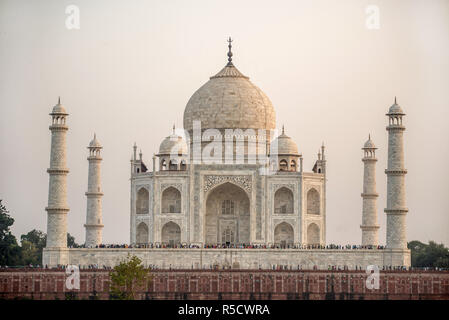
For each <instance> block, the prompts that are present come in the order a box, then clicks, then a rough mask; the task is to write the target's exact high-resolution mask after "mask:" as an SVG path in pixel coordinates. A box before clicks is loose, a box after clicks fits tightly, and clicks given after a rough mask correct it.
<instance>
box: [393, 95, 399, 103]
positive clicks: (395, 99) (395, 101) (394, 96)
mask: <svg viewBox="0 0 449 320" xmlns="http://www.w3.org/2000/svg"><path fill="white" fill-rule="evenodd" d="M394 104H398V103H397V102H396V96H394Z"/></svg>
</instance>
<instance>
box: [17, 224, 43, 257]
mask: <svg viewBox="0 0 449 320" xmlns="http://www.w3.org/2000/svg"><path fill="white" fill-rule="evenodd" d="M20 240H21V243H22V262H23V264H25V265H29V264H32V265H40V264H41V263H42V250H43V249H44V248H45V244H46V242H47V235H46V234H45V233H44V232H42V231H40V230H36V229H33V230H31V231H30V232H28V233H27V234H22V235H21V236H20Z"/></svg>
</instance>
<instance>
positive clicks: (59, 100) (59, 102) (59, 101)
mask: <svg viewBox="0 0 449 320" xmlns="http://www.w3.org/2000/svg"><path fill="white" fill-rule="evenodd" d="M58 104H61V96H59V97H58Z"/></svg>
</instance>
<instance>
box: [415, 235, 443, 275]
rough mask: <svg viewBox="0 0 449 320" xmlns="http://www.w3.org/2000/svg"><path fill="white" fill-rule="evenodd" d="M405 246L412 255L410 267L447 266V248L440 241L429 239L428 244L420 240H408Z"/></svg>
mask: <svg viewBox="0 0 449 320" xmlns="http://www.w3.org/2000/svg"><path fill="white" fill-rule="evenodd" d="M407 247H408V248H409V249H410V251H411V255H412V259H411V260H412V267H436V268H449V249H448V248H446V247H445V246H444V245H443V244H442V243H441V244H437V243H436V242H434V241H429V244H425V243H422V242H420V241H416V240H415V241H410V242H409V243H408V244H407Z"/></svg>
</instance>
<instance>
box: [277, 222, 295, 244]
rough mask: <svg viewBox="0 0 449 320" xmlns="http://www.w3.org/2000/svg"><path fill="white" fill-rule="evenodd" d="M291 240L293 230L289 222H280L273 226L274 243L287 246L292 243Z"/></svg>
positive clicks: (292, 238) (292, 239)
mask: <svg viewBox="0 0 449 320" xmlns="http://www.w3.org/2000/svg"><path fill="white" fill-rule="evenodd" d="M293 241H294V231H293V227H292V226H291V224H289V223H287V222H281V223H279V224H278V225H277V226H276V228H274V243H276V244H279V245H281V246H287V245H290V244H293Z"/></svg>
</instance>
